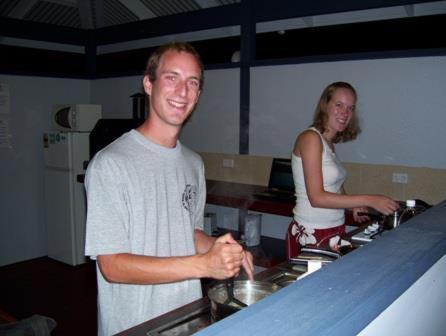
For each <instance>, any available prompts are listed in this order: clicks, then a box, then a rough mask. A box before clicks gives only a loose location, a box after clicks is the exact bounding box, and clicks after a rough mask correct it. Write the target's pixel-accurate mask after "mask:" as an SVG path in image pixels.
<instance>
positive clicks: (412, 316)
mask: <svg viewBox="0 0 446 336" xmlns="http://www.w3.org/2000/svg"><path fill="white" fill-rule="evenodd" d="M445 272H446V256H443V257H442V258H441V259H440V260H439V261H437V263H435V264H434V265H433V266H432V267H431V268H430V269H429V270H428V271H427V272H426V273H424V274H423V275H422V276H421V277H420V278H419V279H418V280H417V281H416V282H415V283H414V284H413V285H412V286H410V287H409V289H408V290H406V291H405V292H404V293H403V294H402V295H401V296H400V297H399V298H398V299H397V300H395V302H394V303H392V304H391V305H390V306H389V307H388V308H387V309H386V310H384V311H383V312H382V313H381V314H380V315H379V316H378V317H377V318H376V319H375V320H373V321H372V322H371V323H370V324H369V325H368V326H367V327H366V328H364V329H363V330H362V331H361V332H360V333H359V334H358V335H359V336H374V335H392V336H400V335H401V336H403V335H404V336H410V335H413V336H418V335H446V319H445V318H444V315H443V314H444V311H445V310H446V291H445V290H444V289H445V288H446V280H445V277H444V274H445ZM395 321H399V323H395Z"/></svg>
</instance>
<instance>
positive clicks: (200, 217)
mask: <svg viewBox="0 0 446 336" xmlns="http://www.w3.org/2000/svg"><path fill="white" fill-rule="evenodd" d="M200 163H201V165H200V176H199V179H198V181H199V183H198V197H197V209H196V212H195V221H194V228H195V229H199V230H203V227H204V207H205V204H206V179H205V174H204V164H203V161H201V160H200Z"/></svg>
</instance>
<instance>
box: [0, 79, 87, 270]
mask: <svg viewBox="0 0 446 336" xmlns="http://www.w3.org/2000/svg"><path fill="white" fill-rule="evenodd" d="M0 83H2V84H6V85H8V87H9V92H10V113H9V114H6V115H0V117H2V118H8V119H9V123H10V133H11V135H12V138H11V143H12V148H2V147H0V157H1V164H0V186H1V187H0V216H1V217H0V266H1V265H5V264H9V263H13V262H16V261H22V260H27V259H32V258H36V257H40V256H44V255H46V225H45V212H44V198H43V197H44V189H43V186H44V181H43V177H44V173H43V172H44V170H43V167H44V164H43V143H42V136H43V133H44V132H45V131H47V130H49V129H50V113H51V108H52V105H53V104H58V103H88V102H89V101H90V82H89V81H86V80H72V79H56V78H43V77H23V76H5V75H0Z"/></svg>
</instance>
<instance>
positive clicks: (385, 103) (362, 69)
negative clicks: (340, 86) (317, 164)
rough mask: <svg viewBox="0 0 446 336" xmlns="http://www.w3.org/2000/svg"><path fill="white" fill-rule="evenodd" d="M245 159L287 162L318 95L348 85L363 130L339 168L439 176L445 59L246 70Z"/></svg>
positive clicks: (444, 162) (444, 158)
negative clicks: (414, 170) (382, 167)
mask: <svg viewBox="0 0 446 336" xmlns="http://www.w3.org/2000/svg"><path fill="white" fill-rule="evenodd" d="M251 76H252V77H251V83H252V86H251V129H250V153H251V154H253V155H269V156H283V157H288V156H289V155H290V152H291V150H292V146H293V144H294V141H295V138H296V135H297V134H298V133H299V132H300V131H302V130H303V129H304V128H306V127H307V126H308V125H309V124H310V123H311V121H312V117H313V111H314V109H315V106H316V104H317V101H318V99H319V96H320V94H321V92H322V90H323V89H324V87H325V86H326V85H328V84H330V83H332V82H334V81H347V82H350V83H351V84H352V85H353V86H354V87H355V88H356V89H357V91H358V96H359V100H358V109H359V116H360V121H361V126H362V129H363V132H362V134H361V135H360V136H359V138H358V139H356V140H355V141H353V142H350V143H346V144H340V145H338V146H337V151H338V153H339V156H340V158H341V160H342V161H346V162H357V163H370V164H388V165H403V166H414V167H430V168H441V169H444V168H446V155H442V154H440V153H444V149H443V148H442V144H443V143H445V142H446V133H445V132H444V131H443V128H444V126H445V125H446V113H445V112H446V111H445V108H444V97H445V96H446V57H444V56H442V57H419V58H403V59H381V60H362V61H340V62H327V63H312V64H298V65H283V66H266V67H258V68H252V70H251Z"/></svg>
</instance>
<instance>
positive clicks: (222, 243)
mask: <svg viewBox="0 0 446 336" xmlns="http://www.w3.org/2000/svg"><path fill="white" fill-rule="evenodd" d="M203 257H205V258H206V265H207V273H208V274H209V277H211V278H214V279H218V280H223V279H227V278H231V277H234V276H237V275H238V274H239V273H240V267H241V266H243V267H244V269H245V271H246V273H247V274H248V277H249V278H250V279H251V278H252V277H253V275H252V274H253V269H254V266H253V262H252V255H251V253H249V252H245V251H244V250H243V247H242V246H241V245H240V244H239V243H237V241H236V240H235V239H234V238H232V236H231V234H230V233H227V234H225V235H223V236H221V237H219V238H217V239H216V241H215V243H214V245H213V246H212V247H211V249H210V250H209V251H208V252H207V253H206V254H204V255H203Z"/></svg>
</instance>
